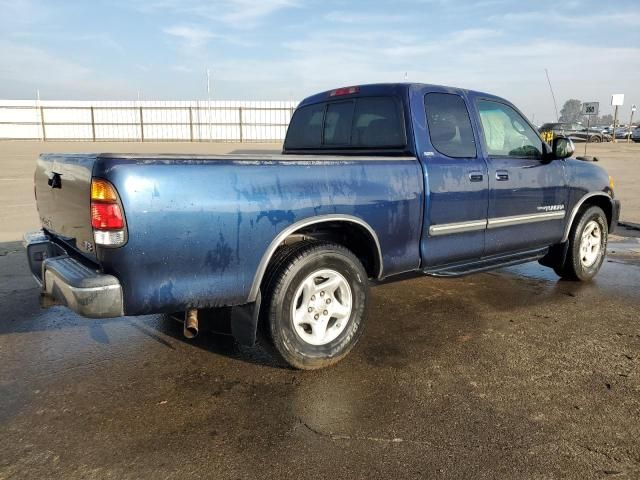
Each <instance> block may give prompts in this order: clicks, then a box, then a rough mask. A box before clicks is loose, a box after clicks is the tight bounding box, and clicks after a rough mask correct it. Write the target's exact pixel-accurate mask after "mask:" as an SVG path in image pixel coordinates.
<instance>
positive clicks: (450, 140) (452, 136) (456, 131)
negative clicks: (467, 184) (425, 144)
mask: <svg viewBox="0 0 640 480" xmlns="http://www.w3.org/2000/svg"><path fill="white" fill-rule="evenodd" d="M424 108H425V111H426V114H427V124H428V126H429V137H430V139H431V144H432V145H433V148H435V149H436V150H437V151H438V152H440V153H442V154H443V155H446V156H447V157H453V158H470V157H475V156H476V153H477V152H476V144H475V140H474V138H473V128H472V127H471V119H470V118H469V112H468V111H467V107H466V105H465V103H464V100H463V98H462V97H460V96H459V95H454V94H451V93H428V94H426V95H425V97H424Z"/></svg>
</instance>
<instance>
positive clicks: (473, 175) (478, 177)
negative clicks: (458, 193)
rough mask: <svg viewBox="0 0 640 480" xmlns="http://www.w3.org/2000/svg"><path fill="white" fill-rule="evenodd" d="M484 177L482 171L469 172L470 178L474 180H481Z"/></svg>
mask: <svg viewBox="0 0 640 480" xmlns="http://www.w3.org/2000/svg"><path fill="white" fill-rule="evenodd" d="M483 178H484V176H483V175H482V172H469V180H471V181H472V182H481V181H482V179H483Z"/></svg>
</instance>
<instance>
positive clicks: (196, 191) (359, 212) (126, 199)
mask: <svg viewBox="0 0 640 480" xmlns="http://www.w3.org/2000/svg"><path fill="white" fill-rule="evenodd" d="M55 173H58V174H59V175H60V178H61V188H51V186H50V185H49V184H48V183H49V181H50V179H51V176H52V175H53V174H55ZM91 178H103V179H106V180H108V181H110V182H111V183H112V184H113V185H114V186H115V188H116V190H117V191H118V193H119V196H120V198H121V201H122V206H123V209H124V215H125V217H126V223H127V227H128V232H129V236H128V240H127V243H126V244H125V245H124V246H121V247H118V248H106V247H95V246H93V244H92V241H91V226H90V216H89V202H90V198H89V196H90V192H89V188H90V182H91ZM36 194H37V201H38V210H39V213H40V217H41V220H42V224H43V226H44V228H45V230H46V231H47V232H48V233H49V234H51V235H53V236H55V237H56V238H57V239H60V240H61V241H63V242H65V244H66V245H68V246H70V247H71V248H73V249H74V250H75V251H76V252H78V253H79V254H81V255H83V256H84V257H86V258H87V259H90V260H91V261H94V262H95V263H96V266H97V267H98V268H99V269H100V270H101V271H103V272H104V273H107V274H111V275H114V276H116V277H117V278H119V279H120V281H121V283H122V287H123V296H124V304H125V313H126V314H130V315H135V314H144V313H149V312H158V311H166V312H170V311H177V310H182V309H184V308H186V306H188V305H189V306H192V307H214V306H222V305H239V304H243V303H246V302H248V301H253V300H254V299H255V295H256V294H257V290H258V288H259V284H256V278H258V275H257V274H258V273H259V272H260V270H261V269H264V268H266V264H265V261H268V258H266V255H268V254H269V252H270V251H271V250H272V249H273V248H275V247H277V243H276V244H275V245H273V243H274V241H277V239H278V236H279V235H281V234H282V233H283V232H286V231H287V230H288V229H290V228H292V226H294V225H302V224H303V223H304V221H305V219H308V218H311V217H314V218H320V217H324V218H326V219H330V218H336V219H338V218H343V217H344V218H346V217H349V218H353V219H356V220H358V221H360V222H362V224H363V225H366V226H367V227H369V228H370V229H371V230H372V231H374V232H376V234H377V237H378V241H379V244H380V249H381V251H382V252H384V257H385V258H384V271H383V272H381V276H387V275H389V274H393V273H400V272H404V271H407V270H412V269H415V268H417V267H418V265H419V258H420V255H419V251H418V248H419V243H420V242H419V239H420V233H421V228H422V226H421V224H420V223H419V222H417V221H416V219H420V218H421V215H422V214H421V212H422V203H423V201H424V195H423V183H422V171H421V167H420V164H419V162H418V161H417V160H416V159H415V158H413V157H406V156H376V155H368V156H359V155H345V156H333V155H318V156H316V155H291V154H286V155H251V154H249V155H244V154H243V155H234V154H232V155H215V156H210V155H188V156H185V155H147V154H111V153H105V154H84V155H43V156H41V157H40V159H39V162H38V169H37V172H36ZM89 244H91V245H89Z"/></svg>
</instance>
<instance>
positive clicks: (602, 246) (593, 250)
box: [553, 206, 609, 282]
mask: <svg viewBox="0 0 640 480" xmlns="http://www.w3.org/2000/svg"><path fill="white" fill-rule="evenodd" d="M608 234H609V230H608V226H607V217H606V215H605V214H604V212H603V211H602V209H601V208H600V207H596V206H593V207H589V208H587V209H586V210H584V211H583V212H582V214H581V215H580V216H579V217H578V218H577V219H576V220H575V221H574V224H573V225H572V226H571V231H570V232H569V250H568V252H567V257H566V258H565V261H564V264H562V265H557V266H554V267H553V270H554V271H555V272H556V273H557V274H558V275H559V276H560V277H562V278H565V279H568V280H578V281H582V282H586V281H589V280H591V279H592V278H593V277H595V276H596V274H597V273H598V271H599V270H600V267H601V266H602V262H603V261H604V257H605V255H606V251H607V237H608Z"/></svg>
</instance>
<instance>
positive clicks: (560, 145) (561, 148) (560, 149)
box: [551, 137, 576, 158]
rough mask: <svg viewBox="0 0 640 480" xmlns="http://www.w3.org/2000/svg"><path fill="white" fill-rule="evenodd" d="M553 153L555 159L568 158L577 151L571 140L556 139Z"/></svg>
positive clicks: (564, 138) (552, 148) (552, 147)
mask: <svg viewBox="0 0 640 480" xmlns="http://www.w3.org/2000/svg"><path fill="white" fill-rule="evenodd" d="M551 151H552V154H553V157H554V158H568V157H570V156H571V155H573V152H575V151H576V147H575V145H574V144H573V141H572V140H571V139H570V138H567V137H556V138H554V139H553V144H552V146H551Z"/></svg>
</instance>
